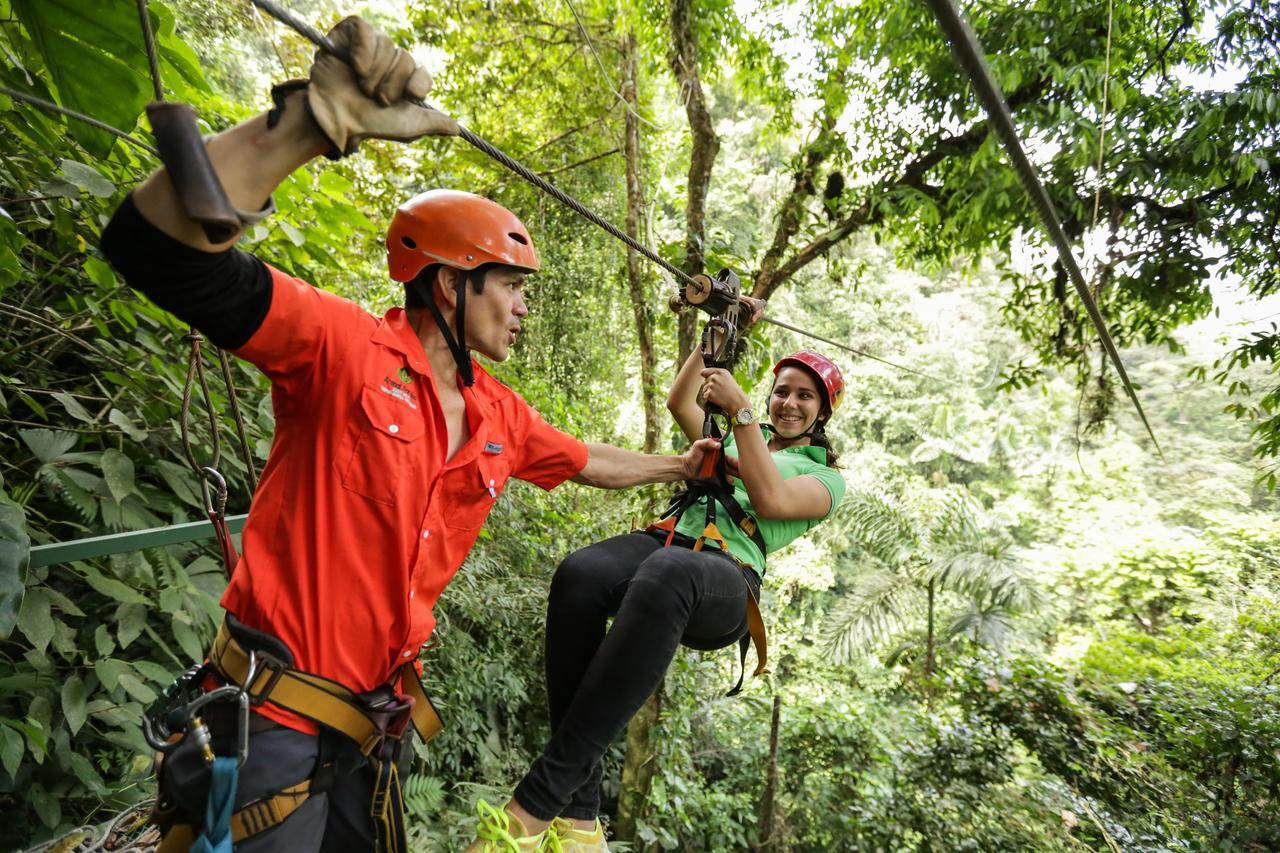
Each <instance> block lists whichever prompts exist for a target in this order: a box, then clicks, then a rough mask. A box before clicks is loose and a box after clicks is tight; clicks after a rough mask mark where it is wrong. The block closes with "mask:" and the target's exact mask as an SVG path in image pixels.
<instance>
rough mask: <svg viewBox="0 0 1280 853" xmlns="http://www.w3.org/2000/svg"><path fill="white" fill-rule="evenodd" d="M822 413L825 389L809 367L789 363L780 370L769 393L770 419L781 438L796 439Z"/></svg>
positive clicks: (811, 425)
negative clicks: (821, 387) (820, 385)
mask: <svg viewBox="0 0 1280 853" xmlns="http://www.w3.org/2000/svg"><path fill="white" fill-rule="evenodd" d="M821 413H822V392H821V391H819V390H818V381H817V379H815V378H814V377H813V376H812V375H811V374H810V373H809V372H808V371H807V370H804V369H803V368H799V367H792V366H790V365H788V366H787V367H784V368H782V369H781V370H779V371H778V377H777V380H776V381H775V382H774V383H773V391H771V392H770V393H769V420H771V421H772V422H773V428H774V430H776V431H777V433H778V436H779V437H781V438H795V437H796V436H798V435H802V434H803V433H805V432H808V431H809V430H810V429H812V428H813V424H814V422H815V421H816V420H817V419H818V415H820V414H821Z"/></svg>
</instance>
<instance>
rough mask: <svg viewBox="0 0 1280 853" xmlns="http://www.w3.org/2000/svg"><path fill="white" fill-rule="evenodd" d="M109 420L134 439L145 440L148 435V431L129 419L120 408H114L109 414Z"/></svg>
mask: <svg viewBox="0 0 1280 853" xmlns="http://www.w3.org/2000/svg"><path fill="white" fill-rule="evenodd" d="M107 420H108V421H109V422H110V423H112V424H114V425H115V426H118V427H119V428H120V429H121V431H122V432H124V434H125V435H127V436H129V438H132V439H133V440H134V441H143V440H145V439H146V437H147V431H146V430H144V429H141V428H140V427H138V425H137V424H135V423H134V422H133V421H131V420H129V416H128V415H126V414H125V413H124V412H122V411H120V410H119V409H112V410H111V412H110V413H109V414H108V415H107Z"/></svg>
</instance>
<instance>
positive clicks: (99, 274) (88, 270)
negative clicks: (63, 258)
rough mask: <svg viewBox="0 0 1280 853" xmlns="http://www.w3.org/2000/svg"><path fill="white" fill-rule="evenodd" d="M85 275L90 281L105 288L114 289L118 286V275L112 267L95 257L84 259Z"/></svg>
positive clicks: (90, 256)
mask: <svg viewBox="0 0 1280 853" xmlns="http://www.w3.org/2000/svg"><path fill="white" fill-rule="evenodd" d="M84 274H85V275H87V276H88V277H89V280H90V281H92V282H94V283H95V284H100V285H102V286H103V287H105V288H114V287H115V286H116V274H115V271H114V270H112V269H111V266H110V265H109V264H108V263H107V262H106V261H103V260H100V259H99V258H95V257H94V256H93V255H86V256H85V259H84Z"/></svg>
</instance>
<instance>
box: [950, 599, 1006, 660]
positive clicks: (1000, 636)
mask: <svg viewBox="0 0 1280 853" xmlns="http://www.w3.org/2000/svg"><path fill="white" fill-rule="evenodd" d="M1013 619H1014V614H1013V613H1012V612H1011V611H1010V610H1008V609H1007V608H1005V607H1001V606H1000V605H998V604H991V603H989V602H988V603H985V604H984V603H983V602H980V601H977V600H971V601H969V602H968V605H967V606H966V607H965V608H964V609H963V610H961V611H960V612H959V613H957V614H956V615H955V616H954V617H953V618H952V619H951V621H950V623H948V625H947V627H946V628H945V629H943V632H942V635H943V636H944V637H946V638H948V639H951V638H954V637H961V636H963V637H967V638H969V639H970V640H973V641H974V642H975V643H977V644H978V645H979V646H982V647H983V648H987V649H995V650H997V651H999V650H1000V649H1003V648H1004V644H1005V641H1006V640H1007V639H1008V638H1009V634H1010V633H1011V632H1012V631H1013Z"/></svg>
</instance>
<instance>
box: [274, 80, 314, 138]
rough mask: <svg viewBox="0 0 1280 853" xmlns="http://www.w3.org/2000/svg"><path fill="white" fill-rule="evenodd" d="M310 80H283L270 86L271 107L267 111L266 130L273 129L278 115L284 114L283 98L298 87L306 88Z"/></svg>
mask: <svg viewBox="0 0 1280 853" xmlns="http://www.w3.org/2000/svg"><path fill="white" fill-rule="evenodd" d="M310 82H311V81H309V80H285V81H284V82H283V83H277V84H275V85H274V86H272V87H271V104H272V107H271V109H270V110H269V111H268V112H267V130H275V126H276V125H277V124H279V123H280V116H282V115H284V99H285V98H287V97H289V96H290V95H292V94H293V93H294V92H296V91H298V90H299V89H305V88H307V86H308V85H309V84H310Z"/></svg>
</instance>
